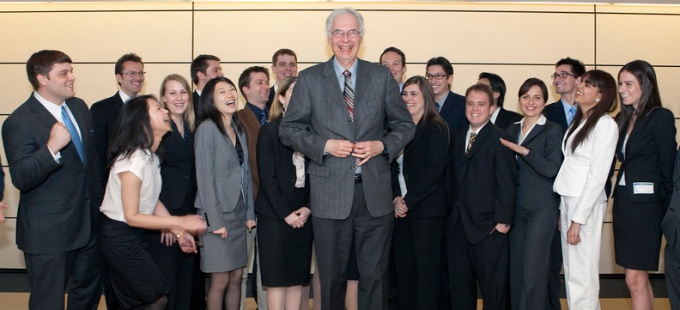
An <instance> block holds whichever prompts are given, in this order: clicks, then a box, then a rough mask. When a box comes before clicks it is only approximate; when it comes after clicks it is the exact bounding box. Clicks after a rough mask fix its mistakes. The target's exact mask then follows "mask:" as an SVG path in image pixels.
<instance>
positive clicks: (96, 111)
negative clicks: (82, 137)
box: [90, 92, 124, 189]
mask: <svg viewBox="0 0 680 310" xmlns="http://www.w3.org/2000/svg"><path fill="white" fill-rule="evenodd" d="M123 105H124V103H123V99H121V98H120V94H118V92H116V93H115V94H113V96H111V97H109V98H106V99H103V100H101V101H98V102H95V103H94V104H93V105H92V107H91V108H90V114H91V115H92V128H93V129H94V139H95V148H96V150H97V158H98V162H99V171H100V173H101V174H100V176H99V178H100V181H101V185H102V189H104V188H105V187H106V182H108V180H109V164H110V161H109V158H108V157H109V155H108V154H109V140H111V136H112V135H113V132H114V131H115V129H116V124H117V123H118V117H119V116H120V112H121V111H122V110H123Z"/></svg>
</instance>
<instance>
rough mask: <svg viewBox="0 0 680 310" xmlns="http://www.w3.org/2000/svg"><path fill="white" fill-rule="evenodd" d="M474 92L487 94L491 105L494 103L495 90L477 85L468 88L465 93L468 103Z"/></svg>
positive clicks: (484, 85)
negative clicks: (469, 96) (468, 97)
mask: <svg viewBox="0 0 680 310" xmlns="http://www.w3.org/2000/svg"><path fill="white" fill-rule="evenodd" d="M473 91H474V92H479V93H484V94H486V96H487V97H489V105H491V104H492V102H493V90H492V89H491V87H489V85H486V84H482V83H477V84H474V85H472V86H470V87H468V89H467V90H466V91H465V98H466V101H467V96H468V95H469V94H470V93H471V92H473Z"/></svg>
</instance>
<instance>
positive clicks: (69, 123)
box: [61, 105, 85, 163]
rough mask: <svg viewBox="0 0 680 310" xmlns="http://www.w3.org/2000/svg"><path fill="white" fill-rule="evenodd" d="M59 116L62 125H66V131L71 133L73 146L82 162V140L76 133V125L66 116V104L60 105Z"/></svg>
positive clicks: (83, 158)
mask: <svg viewBox="0 0 680 310" xmlns="http://www.w3.org/2000/svg"><path fill="white" fill-rule="evenodd" d="M61 118H62V120H63V121H64V125H66V128H67V129H68V132H69V133H71V141H72V142H73V146H75V147H76V150H77V151H78V156H80V161H82V162H83V163H84V162H85V157H84V154H83V142H82V141H81V140H80V136H79V135H78V131H77V130H76V126H75V125H73V122H72V121H71V118H70V117H69V116H68V112H66V106H64V105H62V106H61Z"/></svg>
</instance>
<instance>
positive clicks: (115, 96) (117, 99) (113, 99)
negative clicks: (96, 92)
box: [90, 92, 123, 110]
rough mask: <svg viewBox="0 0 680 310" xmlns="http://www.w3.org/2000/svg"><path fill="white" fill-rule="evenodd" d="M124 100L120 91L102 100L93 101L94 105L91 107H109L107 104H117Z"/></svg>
mask: <svg viewBox="0 0 680 310" xmlns="http://www.w3.org/2000/svg"><path fill="white" fill-rule="evenodd" d="M122 101H123V100H122V99H120V95H119V94H118V92H116V93H115V94H113V96H111V97H108V98H104V99H102V100H99V101H97V102H95V103H93V104H92V107H91V108H90V109H95V110H96V109H100V108H104V107H107V106H112V105H115V104H116V103H119V102H122Z"/></svg>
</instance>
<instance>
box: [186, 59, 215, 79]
mask: <svg viewBox="0 0 680 310" xmlns="http://www.w3.org/2000/svg"><path fill="white" fill-rule="evenodd" d="M208 60H214V61H217V62H219V61H220V59H219V58H217V56H213V55H206V54H201V55H198V56H197V57H196V58H195V59H194V60H193V61H192V62H191V67H190V69H189V70H190V71H191V81H192V82H194V84H197V83H198V72H201V73H203V74H206V73H205V70H208V67H209V66H208Z"/></svg>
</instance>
